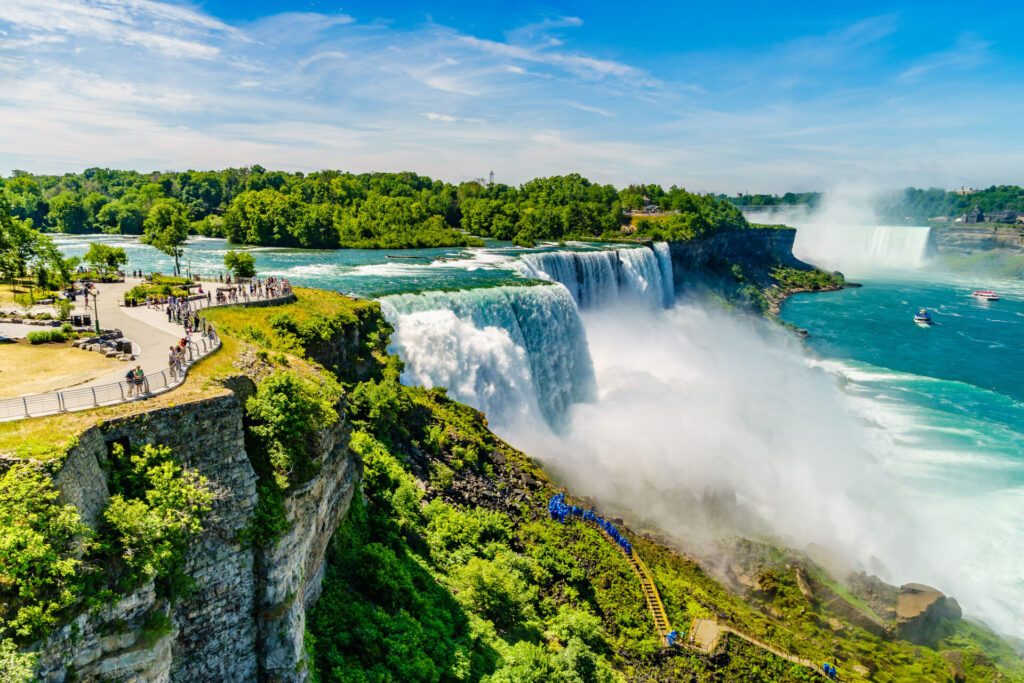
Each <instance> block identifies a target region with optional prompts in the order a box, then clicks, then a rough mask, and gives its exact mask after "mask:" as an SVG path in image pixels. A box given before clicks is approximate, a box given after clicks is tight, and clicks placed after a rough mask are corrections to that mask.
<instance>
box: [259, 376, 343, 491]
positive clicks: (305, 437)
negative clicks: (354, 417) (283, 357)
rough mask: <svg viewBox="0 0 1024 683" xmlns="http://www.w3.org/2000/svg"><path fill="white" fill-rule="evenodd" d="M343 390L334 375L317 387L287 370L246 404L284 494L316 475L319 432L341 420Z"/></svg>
mask: <svg viewBox="0 0 1024 683" xmlns="http://www.w3.org/2000/svg"><path fill="white" fill-rule="evenodd" d="M340 397H341V387H340V385H338V384H337V382H336V381H334V380H333V378H332V377H330V376H328V375H323V376H320V377H318V378H317V382H314V381H313V380H310V379H306V378H303V377H301V376H300V375H298V374H297V373H295V372H292V371H288V370H282V371H279V372H275V373H274V374H272V375H270V376H269V377H267V378H266V379H264V380H263V381H262V382H260V384H259V387H257V389H256V393H255V395H253V396H251V397H249V400H248V401H246V404H245V409H246V415H247V417H248V418H249V419H250V420H251V426H250V432H251V434H252V435H253V436H254V437H255V439H256V442H257V443H256V446H257V448H258V449H259V451H260V453H261V455H262V456H265V458H266V460H267V462H268V464H269V467H270V470H271V473H272V474H273V478H274V482H275V483H276V484H277V486H278V487H279V488H280V489H281V490H285V489H287V488H288V487H289V485H291V484H294V483H301V482H302V481H306V480H307V479H308V478H309V477H310V476H312V474H314V473H315V471H316V468H315V459H316V452H315V444H314V437H315V435H316V433H317V432H318V431H319V430H321V429H323V428H325V427H328V426H330V425H332V424H334V423H335V422H337V421H338V411H337V410H336V409H335V407H334V404H335V402H336V401H337V400H338V399H339V398H340Z"/></svg>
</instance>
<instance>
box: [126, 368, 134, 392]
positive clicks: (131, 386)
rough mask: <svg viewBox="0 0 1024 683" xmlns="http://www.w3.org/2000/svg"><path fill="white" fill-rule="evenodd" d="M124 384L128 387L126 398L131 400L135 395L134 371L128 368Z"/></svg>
mask: <svg viewBox="0 0 1024 683" xmlns="http://www.w3.org/2000/svg"><path fill="white" fill-rule="evenodd" d="M124 381H125V384H127V385H128V397H129V398H131V397H132V395H133V394H134V393H135V371H134V370H132V369H131V368H128V372H127V373H125V376H124Z"/></svg>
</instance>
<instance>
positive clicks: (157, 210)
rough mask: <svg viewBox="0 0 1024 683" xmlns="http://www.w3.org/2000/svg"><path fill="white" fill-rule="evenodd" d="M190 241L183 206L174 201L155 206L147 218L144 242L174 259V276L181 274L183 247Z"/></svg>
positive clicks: (164, 201) (162, 202) (160, 202)
mask: <svg viewBox="0 0 1024 683" xmlns="http://www.w3.org/2000/svg"><path fill="white" fill-rule="evenodd" d="M187 239H188V220H187V219H186V218H185V212H184V211H183V210H182V208H181V205H180V204H178V203H177V202H175V201H172V200H163V201H158V202H156V203H155V204H153V206H152V208H150V210H149V215H148V216H146V222H145V232H144V233H143V235H142V241H143V242H144V243H146V244H148V245H150V246H153V247H156V248H157V249H159V250H160V251H162V252H163V253H165V254H167V255H168V256H173V257H174V274H175V275H179V274H181V266H180V264H179V260H180V259H181V254H182V251H183V250H182V248H181V245H182V244H184V243H185V240H187Z"/></svg>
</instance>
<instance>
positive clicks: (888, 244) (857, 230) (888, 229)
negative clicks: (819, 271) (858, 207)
mask: <svg viewBox="0 0 1024 683" xmlns="http://www.w3.org/2000/svg"><path fill="white" fill-rule="evenodd" d="M796 228H797V231H796V241H795V243H794V244H793V255H794V256H796V257H797V258H798V259H800V260H802V261H806V262H808V263H812V264H814V265H816V266H818V267H819V268H823V269H825V270H839V271H842V272H843V273H846V274H847V275H850V274H858V273H861V274H863V273H868V272H874V271H878V270H908V269H916V268H921V267H922V266H924V265H925V262H926V258H927V256H928V243H929V236H930V234H931V228H928V227H908V226H888V225H843V224H834V223H832V224H821V223H820V222H817V221H813V222H809V223H807V224H803V225H801V224H797V226H796Z"/></svg>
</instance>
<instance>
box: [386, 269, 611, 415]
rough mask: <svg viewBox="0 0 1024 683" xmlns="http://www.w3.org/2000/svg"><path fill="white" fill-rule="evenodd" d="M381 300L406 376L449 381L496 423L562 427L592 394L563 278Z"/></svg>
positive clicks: (581, 335) (583, 342)
mask: <svg viewBox="0 0 1024 683" xmlns="http://www.w3.org/2000/svg"><path fill="white" fill-rule="evenodd" d="M381 306H382V309H383V311H384V315H385V317H386V318H387V319H388V321H389V322H391V324H392V325H394V326H395V335H394V337H393V340H392V344H393V350H394V351H395V352H396V353H398V354H399V355H400V356H401V357H402V359H403V360H404V361H405V362H406V371H405V374H404V376H403V381H406V382H409V383H413V384H422V385H424V386H428V387H432V386H446V387H448V388H449V390H450V391H451V393H452V395H453V396H454V397H455V398H457V399H458V400H460V401H463V402H465V403H468V404H470V405H472V406H474V407H476V408H479V409H480V410H483V411H484V412H486V413H487V414H488V415H489V416H490V419H491V420H492V421H494V422H495V423H496V424H505V425H511V424H521V423H522V422H523V421H524V420H526V421H532V422H533V423H537V424H544V423H546V424H548V425H551V426H554V427H557V426H558V425H560V424H561V423H562V422H563V421H564V419H565V416H566V415H567V413H568V410H569V406H571V405H572V404H574V403H578V402H581V401H587V400H590V399H591V398H592V397H593V395H594V370H593V365H592V364H591V360H590V354H589V352H588V351H587V339H586V333H585V332H584V330H583V325H582V323H581V321H580V318H579V312H578V310H577V308H576V304H575V302H574V301H573V299H572V297H571V296H569V293H568V292H567V291H566V289H565V288H564V287H562V286H560V285H541V286H531V287H488V288H481V289H470V290H458V291H454V292H426V293H423V294H398V295H394V296H389V297H385V298H384V299H382V300H381Z"/></svg>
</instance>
